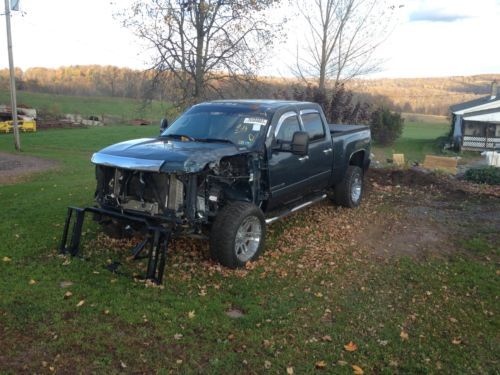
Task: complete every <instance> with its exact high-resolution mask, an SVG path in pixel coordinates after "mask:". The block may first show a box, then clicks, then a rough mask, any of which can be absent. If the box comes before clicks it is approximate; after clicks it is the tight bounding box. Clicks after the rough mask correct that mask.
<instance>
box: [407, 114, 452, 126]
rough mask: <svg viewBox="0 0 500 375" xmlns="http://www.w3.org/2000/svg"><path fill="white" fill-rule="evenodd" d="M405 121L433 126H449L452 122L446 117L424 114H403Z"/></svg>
mask: <svg viewBox="0 0 500 375" xmlns="http://www.w3.org/2000/svg"><path fill="white" fill-rule="evenodd" d="M402 115H403V118H404V119H405V121H408V122H410V123H411V122H425V123H431V124H449V123H450V120H449V119H448V118H447V117H446V116H437V115H426V114H423V113H405V112H403V113H402Z"/></svg>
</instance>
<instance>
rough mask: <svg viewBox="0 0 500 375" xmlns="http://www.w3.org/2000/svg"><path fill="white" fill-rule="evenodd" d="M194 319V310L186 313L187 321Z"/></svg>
mask: <svg viewBox="0 0 500 375" xmlns="http://www.w3.org/2000/svg"><path fill="white" fill-rule="evenodd" d="M194 317H195V313H194V310H193V311H190V312H188V318H189V319H194Z"/></svg>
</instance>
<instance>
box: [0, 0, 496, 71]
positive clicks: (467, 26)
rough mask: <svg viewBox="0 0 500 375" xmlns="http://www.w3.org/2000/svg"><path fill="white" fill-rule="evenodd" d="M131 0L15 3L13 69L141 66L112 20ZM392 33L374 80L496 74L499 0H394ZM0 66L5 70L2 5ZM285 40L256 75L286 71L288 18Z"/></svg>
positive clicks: (127, 35)
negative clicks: (394, 17) (75, 66)
mask: <svg viewBox="0 0 500 375" xmlns="http://www.w3.org/2000/svg"><path fill="white" fill-rule="evenodd" d="M130 2H131V0H115V1H113V2H111V1H110V0H20V10H21V11H20V12H13V17H12V33H13V46H14V62H15V65H16V66H17V67H20V68H22V69H26V68H29V67H35V66H37V67H39V66H42V67H58V66H64V65H77V64H79V65H84V64H101V65H117V66H126V67H130V68H136V69H144V68H147V67H148V64H147V60H148V59H147V56H148V51H147V50H146V49H145V46H144V45H143V43H142V42H141V41H140V40H138V39H136V38H135V37H134V36H133V35H132V34H131V32H130V31H129V30H127V29H125V28H123V27H122V26H121V25H120V23H119V21H118V20H116V19H115V18H114V17H113V13H114V12H115V11H116V8H117V7H124V6H126V5H127V4H129V3H130ZM395 3H397V4H399V5H404V6H401V7H398V11H397V20H396V25H395V27H394V31H393V32H392V33H391V34H390V36H389V37H388V39H387V40H386V41H385V43H384V44H383V45H382V46H381V47H380V49H379V50H378V51H377V57H378V58H380V59H382V60H384V63H383V64H382V66H381V68H380V70H379V71H378V72H376V73H374V74H372V75H371V77H373V78H380V77H433V76H452V75H453V76H454V75H472V74H483V73H500V48H499V47H498V45H499V42H498V37H499V36H500V0H399V1H397V0H395ZM0 9H2V10H1V11H0V13H2V16H1V17H0V18H2V20H1V21H0V68H6V67H8V58H7V43H6V29H5V21H4V20H3V18H4V17H3V2H1V3H0ZM288 28H289V29H290V30H293V31H291V32H290V34H289V40H287V41H286V42H285V43H282V44H280V45H279V46H278V48H277V49H276V50H275V51H274V53H273V55H272V56H270V57H271V58H270V59H269V63H268V64H267V66H266V67H265V68H264V69H263V70H262V72H261V73H262V74H265V75H275V76H290V75H291V72H290V70H289V68H288V66H287V65H286V63H285V62H284V61H287V60H289V59H288V58H283V56H286V55H287V54H288V55H289V54H290V50H289V49H290V46H295V45H296V39H297V38H300V35H301V33H303V32H304V30H302V29H301V26H300V23H299V22H298V21H297V20H296V21H292V22H290V23H289V25H288Z"/></svg>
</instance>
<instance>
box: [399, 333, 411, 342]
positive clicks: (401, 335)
mask: <svg viewBox="0 0 500 375" xmlns="http://www.w3.org/2000/svg"><path fill="white" fill-rule="evenodd" d="M399 337H401V340H403V341H406V340H408V339H409V336H408V333H407V332H405V331H401V333H400V334H399Z"/></svg>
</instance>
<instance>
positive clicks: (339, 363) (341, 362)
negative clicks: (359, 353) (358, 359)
mask: <svg viewBox="0 0 500 375" xmlns="http://www.w3.org/2000/svg"><path fill="white" fill-rule="evenodd" d="M337 364H338V365H339V366H345V365H347V362H346V361H342V360H341V359H339V360H338V361H337Z"/></svg>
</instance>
